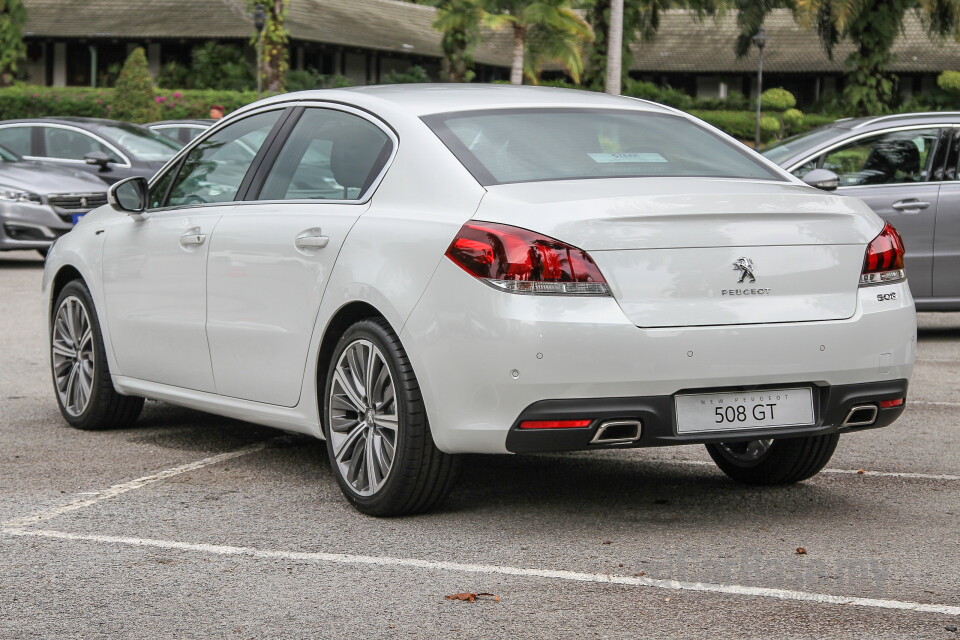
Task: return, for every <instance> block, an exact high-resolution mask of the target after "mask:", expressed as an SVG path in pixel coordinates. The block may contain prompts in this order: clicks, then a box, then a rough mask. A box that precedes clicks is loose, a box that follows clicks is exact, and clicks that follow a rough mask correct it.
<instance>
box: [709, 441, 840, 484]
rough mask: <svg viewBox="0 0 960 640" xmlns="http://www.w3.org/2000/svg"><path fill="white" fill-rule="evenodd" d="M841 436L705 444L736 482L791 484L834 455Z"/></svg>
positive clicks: (812, 473)
mask: <svg viewBox="0 0 960 640" xmlns="http://www.w3.org/2000/svg"><path fill="white" fill-rule="evenodd" d="M839 440H840V436H839V435H837V434H835V433H833V434H828V435H822V436H806V437H803V438H787V439H782V440H772V439H767V440H751V441H749V442H720V443H717V444H708V445H706V447H707V452H708V453H709V454H710V457H711V458H713V461H714V462H715V463H717V466H718V467H720V470H721V471H723V472H724V473H725V474H727V475H728V476H730V477H731V478H732V479H734V480H736V481H737V482H742V483H744V484H754V485H773V484H792V483H794V482H800V481H801V480H806V479H807V478H812V477H813V476H815V475H817V474H818V473H820V470H821V469H823V468H824V467H825V466H826V465H827V462H829V461H830V458H831V456H833V452H834V450H835V449H836V448H837V442H838V441H839Z"/></svg>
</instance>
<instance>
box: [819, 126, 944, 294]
mask: <svg viewBox="0 0 960 640" xmlns="http://www.w3.org/2000/svg"><path fill="white" fill-rule="evenodd" d="M940 134H941V130H940V128H939V127H929V126H924V127H905V128H897V129H891V130H887V131H883V132H873V133H870V134H864V135H861V136H858V137H857V138H855V139H853V140H851V141H847V142H844V143H843V144H841V145H838V146H835V147H833V148H832V149H830V150H828V151H826V152H825V153H822V154H820V155H819V156H818V157H817V158H816V161H815V162H813V163H811V161H806V162H805V163H803V164H802V165H801V167H805V168H811V167H812V166H814V165H815V166H817V167H821V168H824V169H829V170H831V171H833V172H834V173H836V174H837V176H839V178H840V187H839V188H838V189H837V193H838V194H841V195H848V196H855V197H857V198H860V199H862V200H863V201H864V202H866V203H867V204H868V205H869V206H870V208H871V209H873V210H874V212H876V214H877V215H879V216H880V217H881V218H883V219H884V220H886V221H887V222H889V223H890V224H892V225H893V226H894V227H896V228H897V231H899V232H900V235H902V236H903V240H904V245H905V247H906V256H905V258H904V263H905V267H906V270H907V277H908V278H909V281H910V290H911V292H912V293H913V295H914V297H917V298H927V297H930V296H931V295H932V291H933V285H932V282H933V254H934V241H933V237H934V228H935V224H936V218H937V202H938V196H939V191H940V184H939V182H937V181H936V180H935V179H934V176H933V171H932V165H933V162H934V158H935V157H936V146H937V144H938V141H939V139H940Z"/></svg>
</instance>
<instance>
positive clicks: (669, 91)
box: [623, 79, 694, 111]
mask: <svg viewBox="0 0 960 640" xmlns="http://www.w3.org/2000/svg"><path fill="white" fill-rule="evenodd" d="M623 95H625V96H631V97H633V98H643V99H644V100H652V101H653V102H659V103H660V104H665V105H667V106H668V107H673V108H675V109H681V110H683V111H686V110H688V109H690V108H691V107H693V104H694V100H693V98H691V97H690V96H688V95H687V94H685V93H684V92H683V91H679V90H677V89H673V88H672V87H669V86H667V87H658V86H657V85H655V84H653V83H652V82H643V81H642V80H632V79H627V81H626V82H625V83H624V87H623Z"/></svg>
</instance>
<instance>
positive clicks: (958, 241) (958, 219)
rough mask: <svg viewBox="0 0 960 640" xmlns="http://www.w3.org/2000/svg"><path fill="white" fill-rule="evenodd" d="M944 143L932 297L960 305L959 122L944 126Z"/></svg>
mask: <svg viewBox="0 0 960 640" xmlns="http://www.w3.org/2000/svg"><path fill="white" fill-rule="evenodd" d="M945 144H946V145H948V146H947V148H948V152H947V154H945V155H946V160H945V163H944V169H943V173H942V176H940V177H941V178H942V182H941V183H940V197H939V202H938V206H937V224H936V230H935V233H934V240H933V297H934V298H956V299H957V300H956V305H955V306H954V307H953V308H955V309H960V126H954V127H951V128H950V129H947V130H946V136H945ZM938 308H942V307H938Z"/></svg>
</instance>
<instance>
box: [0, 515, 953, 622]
mask: <svg viewBox="0 0 960 640" xmlns="http://www.w3.org/2000/svg"><path fill="white" fill-rule="evenodd" d="M3 532H4V533H5V534H8V535H12V536H30V537H36V538H52V539H56V540H66V541H71V542H97V543H101V544H119V545H126V546H134V547H149V548H154V549H166V550H170V551H185V552H195V553H204V554H213V555H221V556H247V557H251V558H260V559H264V560H294V561H299V562H318V563H319V562H325V563H332V564H341V565H368V566H370V565H372V566H388V567H410V568H415V569H427V570H431V571H454V572H463V573H484V574H491V575H508V576H521V577H526V578H546V579H550V580H567V581H570V582H594V583H607V584H618V585H627V586H636V587H654V588H657V589H667V590H671V591H699V592H705V593H724V594H729V595H737V596H757V597H762V598H775V599H778V600H795V601H801V602H814V603H818V604H840V605H854V606H858V607H872V608H877V609H900V610H906V611H916V612H919V613H939V614H943V615H950V616H960V607H957V606H949V605H940V604H924V603H920V602H904V601H901V600H879V599H875V598H860V597H854V596H835V595H830V594H826V593H814V592H809V591H791V590H787V589H770V588H766V587H749V586H744V585H727V584H714V583H709V582H682V581H679V580H657V579H655V578H646V577H630V576H619V575H611V574H609V573H581V572H578V571H560V570H554V569H530V568H522V567H510V566H502V565H489V564H462V563H459V562H441V561H435V560H417V559H414V558H392V557H379V556H359V555H352V554H347V553H321V552H306V551H274V550H269V549H257V548H255V547H233V546H227V545H218V544H194V543H190V542H177V541H172V540H154V539H150V538H132V537H125V536H104V535H96V534H77V533H67V532H65V531H49V530H42V529H17V528H5V529H3Z"/></svg>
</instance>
